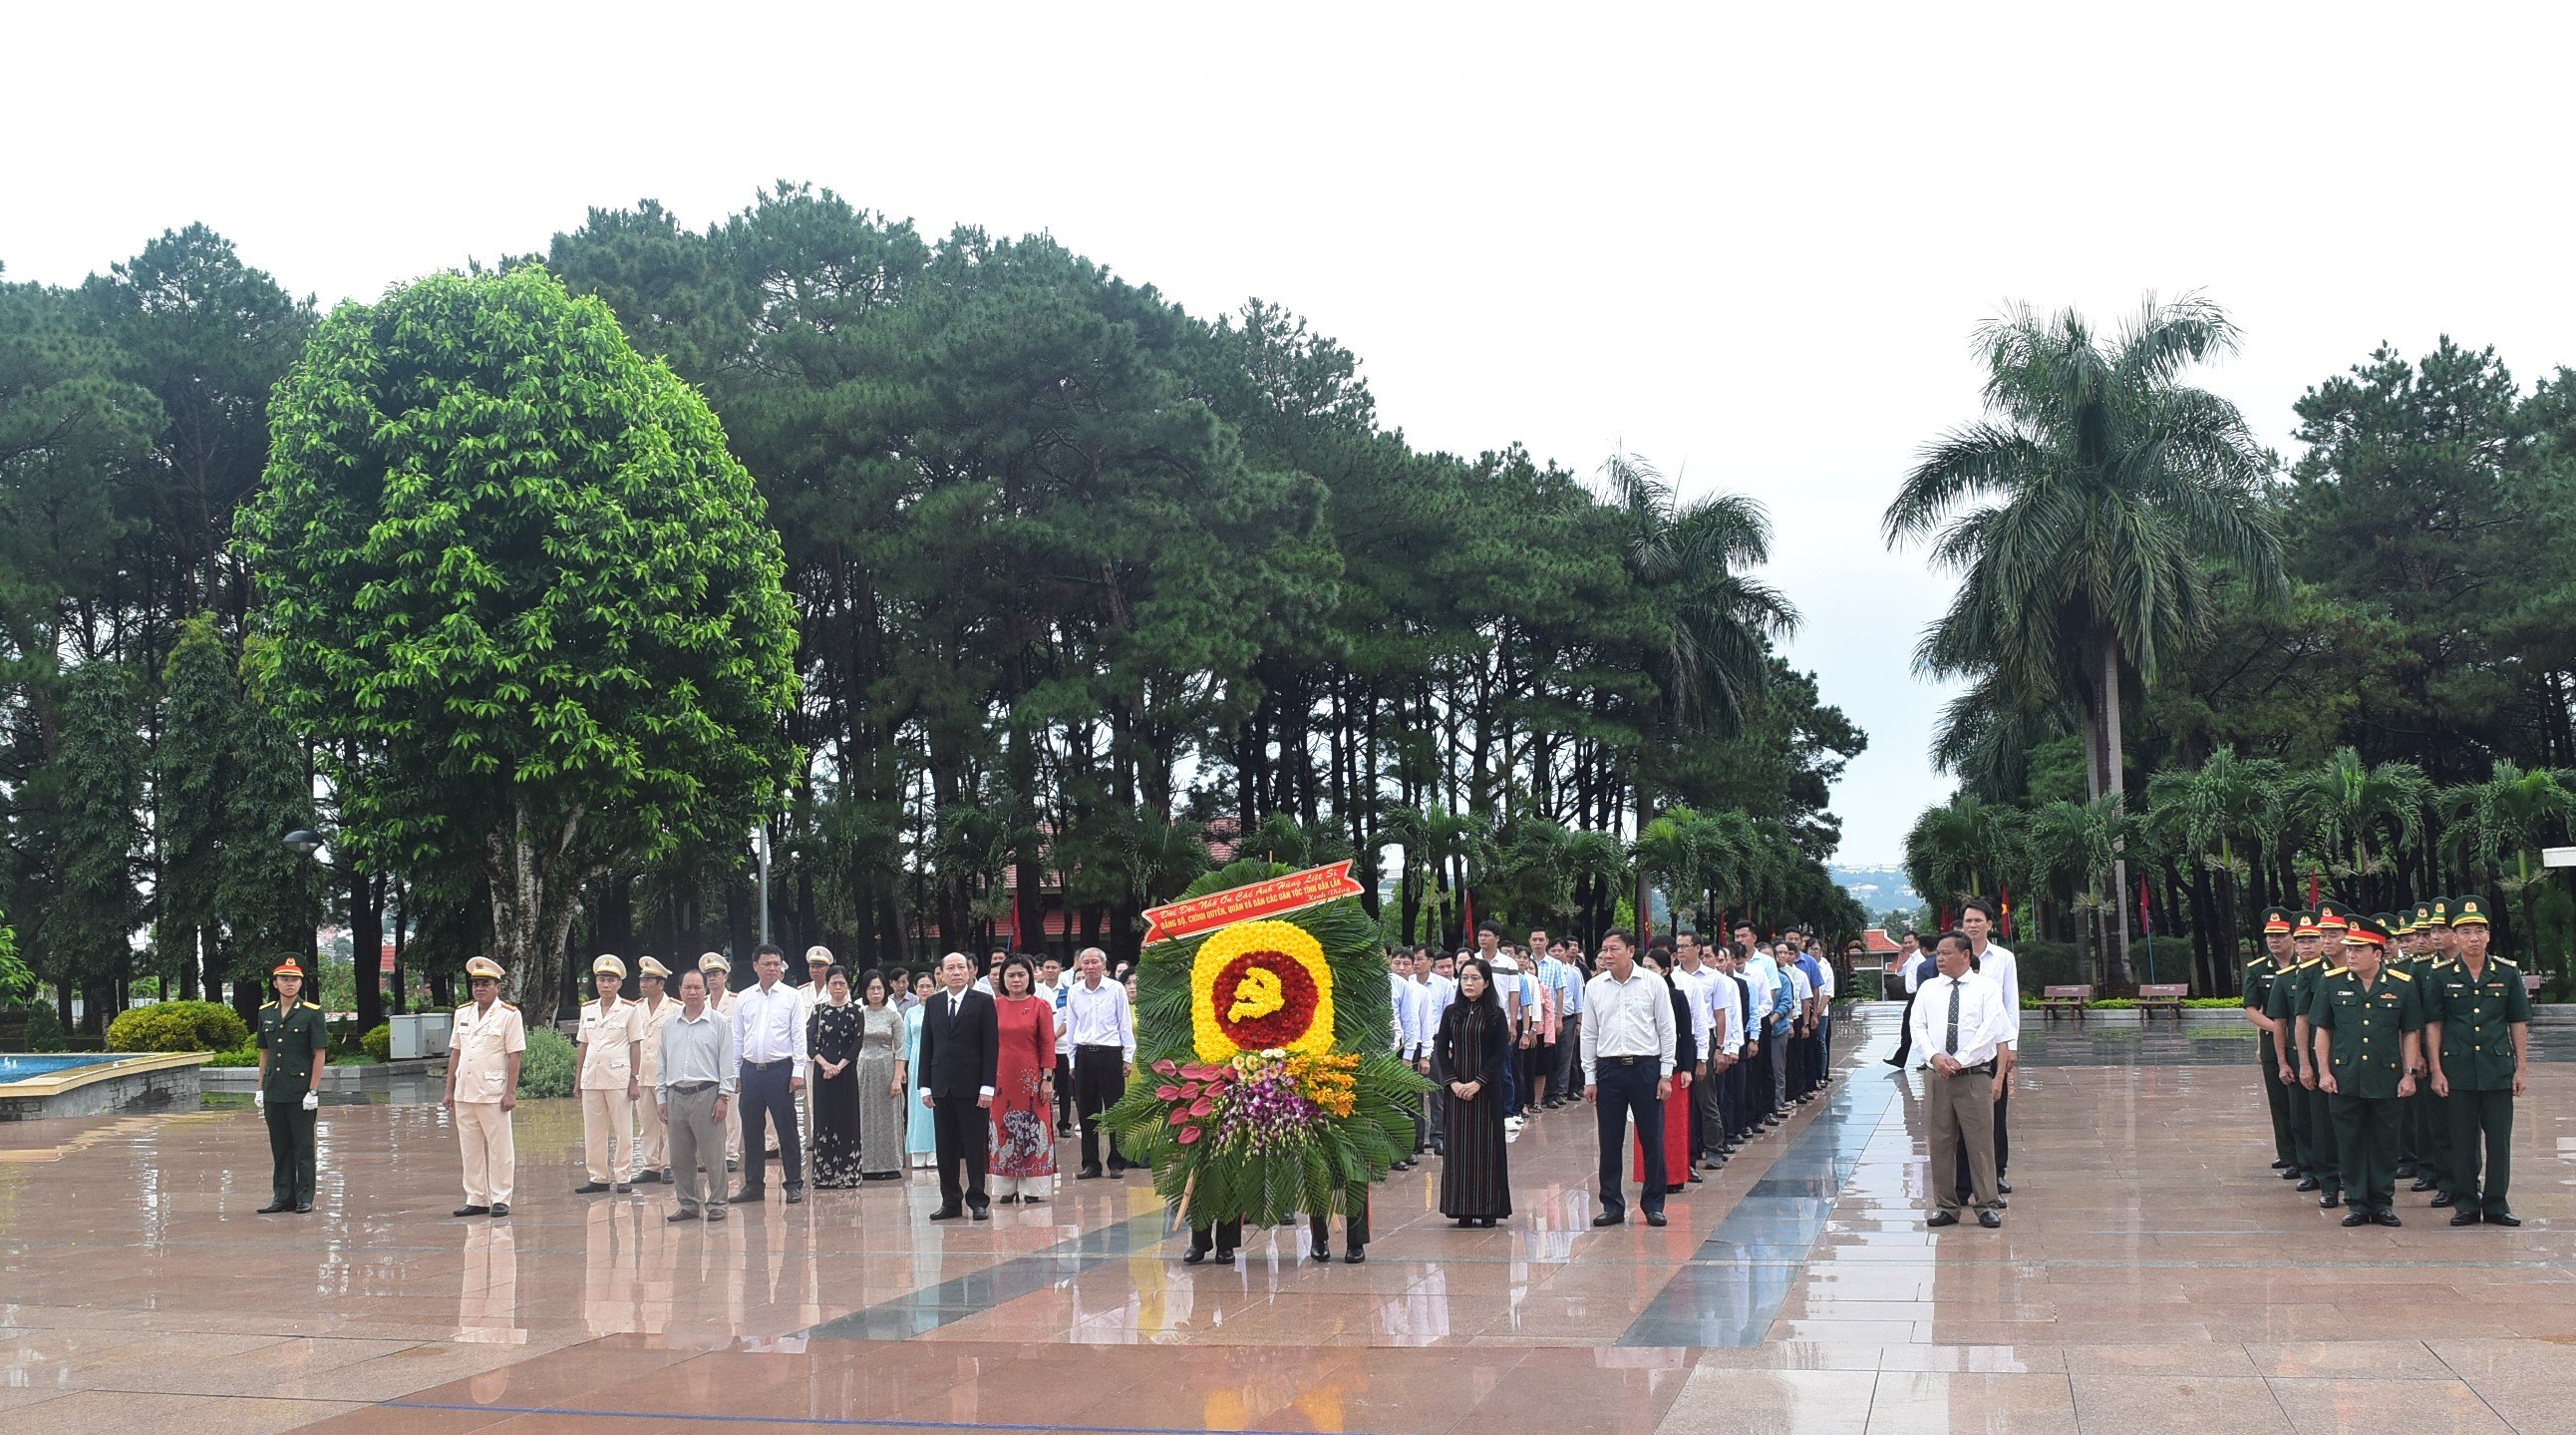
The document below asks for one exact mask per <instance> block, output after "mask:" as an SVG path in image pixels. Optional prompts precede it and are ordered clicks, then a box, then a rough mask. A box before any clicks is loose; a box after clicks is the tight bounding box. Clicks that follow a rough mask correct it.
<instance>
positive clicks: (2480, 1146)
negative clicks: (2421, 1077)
mask: <svg viewBox="0 0 2576 1435" xmlns="http://www.w3.org/2000/svg"><path fill="white" fill-rule="evenodd" d="M2443 1100H2444V1103H2445V1105H2446V1108H2447V1109H2446V1110H2445V1111H2444V1113H2443V1114H2444V1116H2445V1117H2447V1118H2448V1120H2449V1123H2450V1128H2451V1130H2450V1136H2451V1142H2450V1150H2449V1153H2448V1154H2449V1156H2450V1164H2449V1165H2448V1166H2447V1167H2446V1168H2445V1173H2446V1175H2447V1176H2448V1177H2449V1181H2450V1184H2449V1185H2448V1186H2446V1187H2445V1188H2444V1189H2446V1190H2448V1191H2449V1192H2450V1193H2451V1204H2452V1205H2453V1206H2454V1207H2456V1208H2457V1209H2459V1210H2463V1211H2478V1212H2481V1213H2482V1214H2485V1215H2491V1216H2504V1215H2511V1214H2512V1213H2513V1207H2512V1206H2510V1205H2508V1204H2507V1203H2506V1200H2505V1197H2506V1188H2507V1187H2509V1186H2511V1185H2512V1184H2513V1092H2512V1090H2511V1089H2510V1088H2508V1089H2505V1090H2501V1091H2462V1090H2461V1089H2460V1088H2458V1087H2456V1086H2454V1087H2452V1088H2451V1094H2450V1095H2449V1096H2447V1097H2445V1098H2443ZM2481 1168H2483V1169H2481ZM2482 1176H2483V1178H2484V1179H2483V1182H2482V1181H2481V1177H2482Z"/></svg>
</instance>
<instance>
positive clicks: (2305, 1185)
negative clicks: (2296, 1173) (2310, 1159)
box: [2295, 1176, 2317, 1191]
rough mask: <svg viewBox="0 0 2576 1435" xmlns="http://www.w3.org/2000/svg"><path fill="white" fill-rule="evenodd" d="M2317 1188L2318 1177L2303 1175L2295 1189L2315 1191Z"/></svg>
mask: <svg viewBox="0 0 2576 1435" xmlns="http://www.w3.org/2000/svg"><path fill="white" fill-rule="evenodd" d="M2316 1188H2317V1178H2316V1177H2314V1176H2301V1177H2300V1178H2299V1184H2298V1186H2297V1187H2296V1188H2295V1189H2297V1190H2301V1191H2313V1190H2315V1189H2316Z"/></svg>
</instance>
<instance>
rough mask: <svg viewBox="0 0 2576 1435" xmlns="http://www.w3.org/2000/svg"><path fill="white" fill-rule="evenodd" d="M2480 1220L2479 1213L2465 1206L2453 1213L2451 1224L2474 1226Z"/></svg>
mask: <svg viewBox="0 0 2576 1435" xmlns="http://www.w3.org/2000/svg"><path fill="white" fill-rule="evenodd" d="M2478 1220H2479V1216H2478V1213H2477V1212H2475V1211H2472V1210H2470V1209H2469V1208H2467V1207H2465V1206H2463V1207H2461V1208H2460V1209H2459V1210H2456V1211H2453V1212H2452V1213H2451V1224H2452V1225H2454V1226H2474V1225H2476V1224H2477V1223H2478Z"/></svg>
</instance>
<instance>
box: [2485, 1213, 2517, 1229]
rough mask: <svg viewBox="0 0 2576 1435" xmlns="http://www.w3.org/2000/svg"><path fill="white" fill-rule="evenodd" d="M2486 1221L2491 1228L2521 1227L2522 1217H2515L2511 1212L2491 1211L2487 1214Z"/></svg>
mask: <svg viewBox="0 0 2576 1435" xmlns="http://www.w3.org/2000/svg"><path fill="white" fill-rule="evenodd" d="M2484 1219H2485V1221H2486V1223H2487V1224H2488V1225H2490V1226H2519V1225H2521V1224H2522V1217H2520V1216H2517V1215H2515V1214H2514V1213H2513V1212H2511V1211H2489V1212H2487V1213H2486V1216H2485V1217H2484Z"/></svg>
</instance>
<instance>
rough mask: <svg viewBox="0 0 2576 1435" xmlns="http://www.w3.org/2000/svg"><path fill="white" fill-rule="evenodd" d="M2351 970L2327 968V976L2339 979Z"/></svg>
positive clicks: (2347, 968)
mask: <svg viewBox="0 0 2576 1435" xmlns="http://www.w3.org/2000/svg"><path fill="white" fill-rule="evenodd" d="M2351 970H2352V968H2350V967H2328V968H2326V975H2327V976H2330V977H2339V976H2342V975H2343V974H2344V973H2346V972H2348V971H2351Z"/></svg>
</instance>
